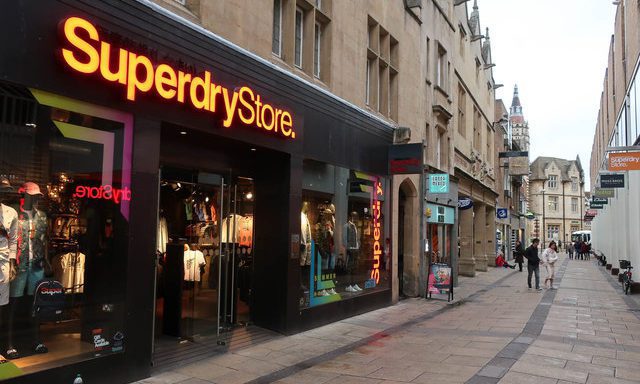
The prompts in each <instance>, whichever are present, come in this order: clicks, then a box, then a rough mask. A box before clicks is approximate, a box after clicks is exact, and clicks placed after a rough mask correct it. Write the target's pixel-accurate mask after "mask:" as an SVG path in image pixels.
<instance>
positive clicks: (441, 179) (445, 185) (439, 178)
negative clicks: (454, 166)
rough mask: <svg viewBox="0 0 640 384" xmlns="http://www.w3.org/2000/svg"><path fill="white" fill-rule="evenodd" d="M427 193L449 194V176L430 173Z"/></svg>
mask: <svg viewBox="0 0 640 384" xmlns="http://www.w3.org/2000/svg"><path fill="white" fill-rule="evenodd" d="M429 193H449V174H448V173H432V174H430V175H429Z"/></svg>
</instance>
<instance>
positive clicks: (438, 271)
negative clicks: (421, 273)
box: [427, 263, 453, 301]
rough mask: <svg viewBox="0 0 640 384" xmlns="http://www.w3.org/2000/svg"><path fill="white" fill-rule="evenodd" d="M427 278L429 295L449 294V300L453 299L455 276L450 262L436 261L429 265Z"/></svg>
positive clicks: (429, 296)
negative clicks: (452, 273) (452, 274)
mask: <svg viewBox="0 0 640 384" xmlns="http://www.w3.org/2000/svg"><path fill="white" fill-rule="evenodd" d="M428 275H429V276H428V279H427V297H428V298H429V299H431V298H432V297H431V295H432V294H436V295H444V294H446V295H447V301H451V300H453V278H452V277H451V266H450V265H449V264H442V263H434V264H431V265H429V272H428Z"/></svg>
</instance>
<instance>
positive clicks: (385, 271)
mask: <svg viewBox="0 0 640 384" xmlns="http://www.w3.org/2000/svg"><path fill="white" fill-rule="evenodd" d="M303 168H304V176H303V184H304V185H303V194H302V208H301V213H300V222H301V236H300V274H301V275H300V281H301V293H302V294H301V299H300V306H301V307H302V308H306V307H313V306H317V305H321V304H326V303H331V302H335V301H339V300H344V299H349V298H353V297H356V296H360V295H363V294H366V293H369V292H376V291H380V290H384V289H388V288H389V284H390V274H389V270H390V251H391V248H390V240H389V237H390V234H389V233H388V231H387V228H388V227H389V219H388V217H389V215H388V214H387V206H386V203H385V200H386V197H387V180H386V179H384V178H382V177H378V176H373V175H370V174H365V173H363V172H358V171H353V170H349V169H346V168H340V167H336V166H333V165H329V164H324V163H319V162H316V161H311V160H308V161H305V162H304V167H303Z"/></svg>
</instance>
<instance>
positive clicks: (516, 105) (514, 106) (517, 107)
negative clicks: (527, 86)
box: [511, 84, 522, 114]
mask: <svg viewBox="0 0 640 384" xmlns="http://www.w3.org/2000/svg"><path fill="white" fill-rule="evenodd" d="M511 114H522V104H520V96H519V95H518V84H516V85H515V86H514V87H513V99H512V100H511Z"/></svg>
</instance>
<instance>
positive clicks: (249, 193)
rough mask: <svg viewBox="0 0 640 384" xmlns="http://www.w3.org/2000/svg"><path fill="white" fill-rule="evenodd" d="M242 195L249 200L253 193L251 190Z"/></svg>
mask: <svg viewBox="0 0 640 384" xmlns="http://www.w3.org/2000/svg"><path fill="white" fill-rule="evenodd" d="M244 197H246V198H247V200H251V199H253V193H251V192H247V194H246V195H244Z"/></svg>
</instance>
